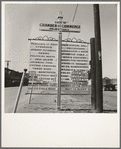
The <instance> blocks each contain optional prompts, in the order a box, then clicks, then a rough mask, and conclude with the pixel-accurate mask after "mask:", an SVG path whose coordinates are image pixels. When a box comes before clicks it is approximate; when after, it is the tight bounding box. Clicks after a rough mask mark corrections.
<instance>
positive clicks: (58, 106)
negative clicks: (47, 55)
mask: <svg viewBox="0 0 121 149" xmlns="http://www.w3.org/2000/svg"><path fill="white" fill-rule="evenodd" d="M61 43H62V33H61V32H60V31H59V40H58V90H57V109H58V110H60V107H61Z"/></svg>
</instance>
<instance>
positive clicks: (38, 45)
mask: <svg viewBox="0 0 121 149" xmlns="http://www.w3.org/2000/svg"><path fill="white" fill-rule="evenodd" d="M57 45H58V42H57V41H49V40H48V41H45V40H31V42H30V63H29V77H30V78H29V87H28V93H30V92H31V90H32V93H47V94H51V93H55V94H57V82H58V55H57V53H58V46H57ZM88 55H89V54H88V44H87V43H77V42H75V43H74V42H67V41H66V42H65V41H63V42H62V56H61V90H62V92H61V94H65V93H67V94H70V93H71V94H80V93H84V92H85V93H87V92H88V70H89V60H88Z"/></svg>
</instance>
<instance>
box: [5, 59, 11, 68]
mask: <svg viewBox="0 0 121 149" xmlns="http://www.w3.org/2000/svg"><path fill="white" fill-rule="evenodd" d="M5 62H7V69H8V68H9V63H10V62H11V61H8V60H7V61H5Z"/></svg>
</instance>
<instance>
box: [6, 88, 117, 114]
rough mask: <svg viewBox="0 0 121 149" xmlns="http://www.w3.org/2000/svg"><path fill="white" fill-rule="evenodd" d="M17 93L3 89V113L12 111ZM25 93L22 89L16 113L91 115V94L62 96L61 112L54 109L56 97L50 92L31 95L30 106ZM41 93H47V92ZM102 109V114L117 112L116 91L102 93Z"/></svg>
mask: <svg viewBox="0 0 121 149" xmlns="http://www.w3.org/2000/svg"><path fill="white" fill-rule="evenodd" d="M17 91H18V87H10V88H5V102H4V105H5V106H4V107H5V110H4V111H5V112H6V113H11V112H12V111H13V106H14V104H15V99H16V95H17ZM65 92H66V91H65ZM26 93H27V87H23V89H22V93H21V97H20V100H19V104H18V108H17V112H18V113H91V94H89V93H88V94H85V95H84V94H83V95H72V94H71V95H62V96H61V111H58V110H57V109H56V107H57V95H50V94H51V93H52V92H51V93H50V92H49V93H50V94H48V95H37V94H34V95H32V98H31V102H30V104H29V99H30V94H26ZM42 93H48V91H46V92H42ZM63 93H64V92H63ZM66 93H67V94H68V93H69V92H66ZM103 109H104V113H116V112H117V91H104V92H103Z"/></svg>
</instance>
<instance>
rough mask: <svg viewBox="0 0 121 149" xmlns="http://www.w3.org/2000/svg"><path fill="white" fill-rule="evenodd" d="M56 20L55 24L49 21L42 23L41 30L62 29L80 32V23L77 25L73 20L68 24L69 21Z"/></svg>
mask: <svg viewBox="0 0 121 149" xmlns="http://www.w3.org/2000/svg"><path fill="white" fill-rule="evenodd" d="M60 23H61V22H55V23H54V24H48V23H40V24H39V30H40V31H58V30H60V29H61V30H62V32H75V33H76V32H77V33H80V25H76V24H74V23H73V22H72V23H71V24H68V23H67V22H62V23H61V24H60Z"/></svg>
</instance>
